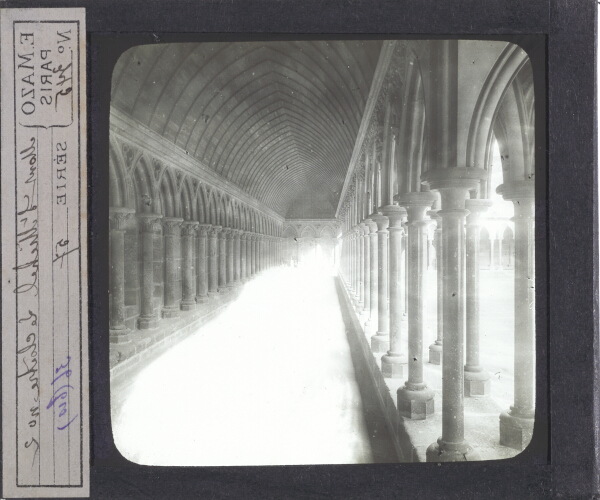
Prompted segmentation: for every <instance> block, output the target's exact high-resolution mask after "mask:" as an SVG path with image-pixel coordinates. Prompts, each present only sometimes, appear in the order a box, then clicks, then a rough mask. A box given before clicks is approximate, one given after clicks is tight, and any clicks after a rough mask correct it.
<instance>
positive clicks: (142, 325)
mask: <svg viewBox="0 0 600 500" xmlns="http://www.w3.org/2000/svg"><path fill="white" fill-rule="evenodd" d="M157 326H158V320H157V319H156V316H154V315H152V316H140V317H139V318H138V328H139V329H140V330H151V329H153V328H156V327H157Z"/></svg>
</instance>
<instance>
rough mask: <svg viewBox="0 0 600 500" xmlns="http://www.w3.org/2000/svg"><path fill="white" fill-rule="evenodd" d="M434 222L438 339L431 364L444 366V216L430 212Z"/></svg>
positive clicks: (434, 344)
mask: <svg viewBox="0 0 600 500" xmlns="http://www.w3.org/2000/svg"><path fill="white" fill-rule="evenodd" d="M428 213H429V216H430V217H431V219H432V220H434V221H435V222H436V228H435V231H434V236H433V244H434V247H435V257H436V268H437V269H436V275H437V338H436V340H435V342H434V343H433V344H431V345H430V346H429V362H430V363H431V364H434V365H440V364H442V349H443V347H442V345H443V339H444V259H443V257H442V252H443V251H444V250H443V247H442V216H441V215H438V213H437V210H436V211H431V212H428Z"/></svg>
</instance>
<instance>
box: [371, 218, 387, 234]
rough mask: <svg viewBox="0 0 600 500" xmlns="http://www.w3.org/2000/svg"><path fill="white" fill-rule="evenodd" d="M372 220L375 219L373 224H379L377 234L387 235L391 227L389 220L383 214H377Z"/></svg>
mask: <svg viewBox="0 0 600 500" xmlns="http://www.w3.org/2000/svg"><path fill="white" fill-rule="evenodd" d="M371 218H372V219H373V222H375V224H377V232H378V233H386V234H387V228H388V226H389V225H390V221H389V219H388V218H387V217H386V216H385V215H382V214H377V215H375V216H373V217H371Z"/></svg>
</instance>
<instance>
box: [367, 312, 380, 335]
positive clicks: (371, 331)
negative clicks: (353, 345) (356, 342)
mask: <svg viewBox="0 0 600 500" xmlns="http://www.w3.org/2000/svg"><path fill="white" fill-rule="evenodd" d="M376 330H377V319H373V318H371V317H370V316H369V319H367V321H366V322H365V335H375V331H376Z"/></svg>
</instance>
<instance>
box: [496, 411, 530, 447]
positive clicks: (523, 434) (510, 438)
mask: <svg viewBox="0 0 600 500" xmlns="http://www.w3.org/2000/svg"><path fill="white" fill-rule="evenodd" d="M513 412H514V409H513V407H512V406H511V409H510V411H505V412H502V413H501V414H500V444H501V445H502V446H508V447H509V448H513V449H515V450H524V449H525V448H526V447H527V445H528V444H529V442H530V441H531V436H532V434H533V421H534V419H533V416H531V417H521V416H518V415H516V414H513Z"/></svg>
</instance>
